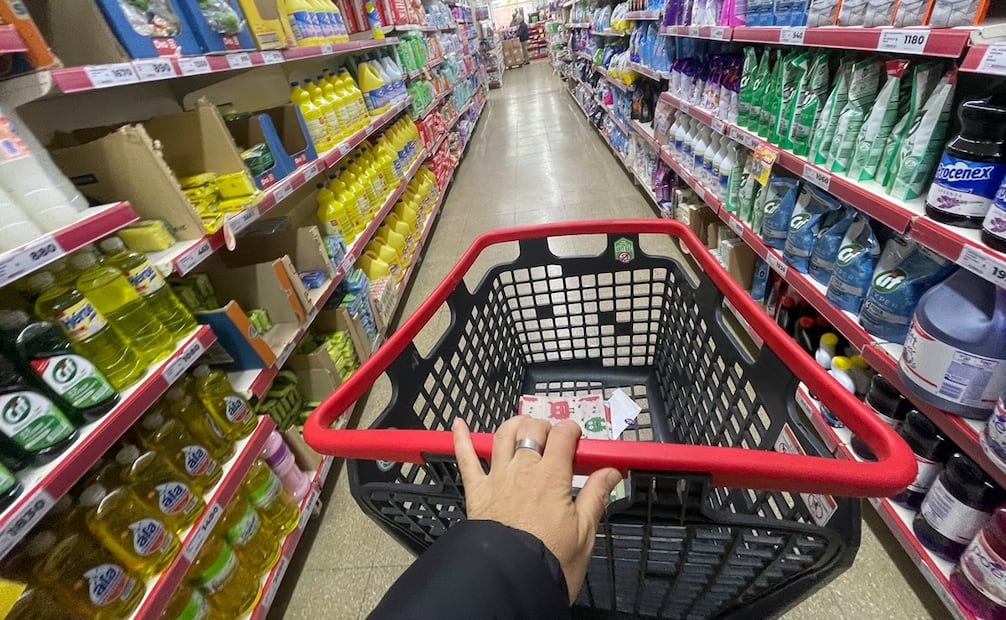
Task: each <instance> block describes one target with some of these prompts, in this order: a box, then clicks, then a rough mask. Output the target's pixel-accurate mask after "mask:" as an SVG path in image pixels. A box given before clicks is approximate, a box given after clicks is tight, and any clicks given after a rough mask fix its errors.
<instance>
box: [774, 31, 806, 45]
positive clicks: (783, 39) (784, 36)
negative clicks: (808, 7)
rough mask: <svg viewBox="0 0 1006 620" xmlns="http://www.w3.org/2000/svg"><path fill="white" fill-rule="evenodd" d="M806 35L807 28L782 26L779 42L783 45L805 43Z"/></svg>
mask: <svg viewBox="0 0 1006 620" xmlns="http://www.w3.org/2000/svg"><path fill="white" fill-rule="evenodd" d="M806 36H807V29H806V28H782V29H781V30H780V31H779V43H782V44H783V45H803V40H804V38H805V37H806Z"/></svg>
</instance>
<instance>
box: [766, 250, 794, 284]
mask: <svg viewBox="0 0 1006 620" xmlns="http://www.w3.org/2000/svg"><path fill="white" fill-rule="evenodd" d="M765 262H766V263H768V266H769V267H771V268H772V269H774V270H775V271H776V273H778V274H779V275H781V276H782V277H784V278H785V277H786V272H787V271H789V265H787V264H786V261H784V260H783V259H782V257H781V256H779V255H778V254H776V253H775V252H772V251H771V250H770V251H769V253H768V255H767V256H766V257H765Z"/></svg>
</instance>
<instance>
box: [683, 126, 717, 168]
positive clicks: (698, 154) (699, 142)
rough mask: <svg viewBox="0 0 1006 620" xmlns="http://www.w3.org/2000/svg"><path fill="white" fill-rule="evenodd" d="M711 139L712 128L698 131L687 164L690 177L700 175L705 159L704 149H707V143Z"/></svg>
mask: <svg viewBox="0 0 1006 620" xmlns="http://www.w3.org/2000/svg"><path fill="white" fill-rule="evenodd" d="M712 139H713V130H712V128H710V127H703V128H701V129H699V133H698V137H697V138H696V139H695V148H694V149H692V155H693V158H692V161H691V162H689V164H688V166H689V168H691V170H692V175H700V174H702V164H703V161H704V160H705V157H706V149H708V148H709V142H710V140H712Z"/></svg>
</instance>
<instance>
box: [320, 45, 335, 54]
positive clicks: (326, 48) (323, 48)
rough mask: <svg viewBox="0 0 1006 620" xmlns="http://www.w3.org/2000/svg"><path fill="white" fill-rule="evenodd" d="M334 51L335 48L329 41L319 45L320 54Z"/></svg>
mask: <svg viewBox="0 0 1006 620" xmlns="http://www.w3.org/2000/svg"><path fill="white" fill-rule="evenodd" d="M334 52H335V48H334V47H332V44H331V43H324V44H322V46H321V53H322V54H325V55H326V56H327V55H328V54H332V53H334Z"/></svg>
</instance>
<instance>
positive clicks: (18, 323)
mask: <svg viewBox="0 0 1006 620" xmlns="http://www.w3.org/2000/svg"><path fill="white" fill-rule="evenodd" d="M30 322H31V318H29V317H28V313H27V312H24V311H22V310H0V329H2V330H4V331H6V332H13V331H20V330H21V329H22V328H23V327H24V326H25V325H27V324H28V323H30Z"/></svg>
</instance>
